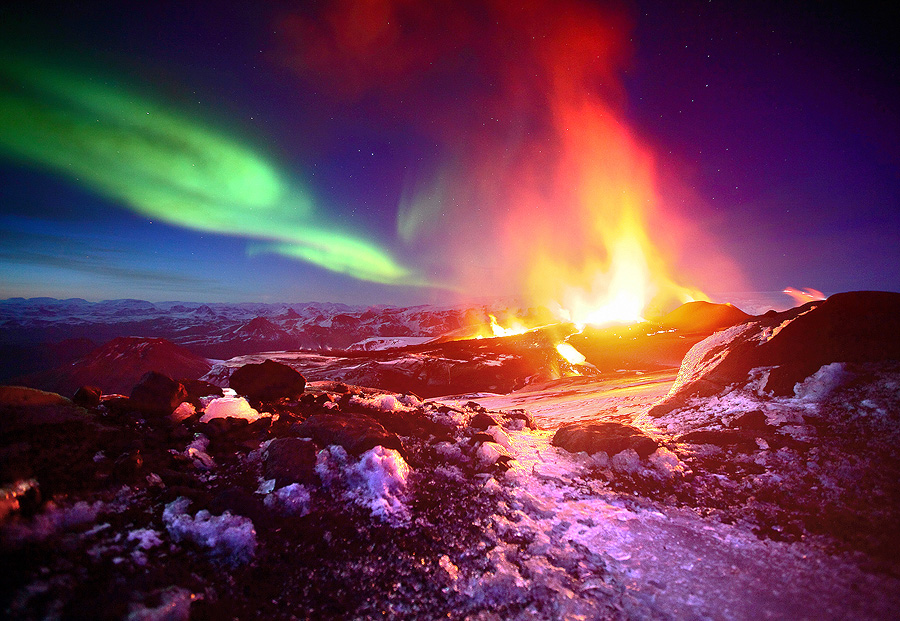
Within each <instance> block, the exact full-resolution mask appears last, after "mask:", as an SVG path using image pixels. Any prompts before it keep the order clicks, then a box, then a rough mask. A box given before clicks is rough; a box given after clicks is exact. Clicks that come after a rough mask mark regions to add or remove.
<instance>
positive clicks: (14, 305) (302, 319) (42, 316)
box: [0, 298, 471, 381]
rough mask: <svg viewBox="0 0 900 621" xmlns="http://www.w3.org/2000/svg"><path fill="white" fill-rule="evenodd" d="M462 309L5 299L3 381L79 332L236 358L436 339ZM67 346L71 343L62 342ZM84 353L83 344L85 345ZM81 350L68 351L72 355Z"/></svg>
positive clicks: (1, 310) (0, 327) (39, 364)
mask: <svg viewBox="0 0 900 621" xmlns="http://www.w3.org/2000/svg"><path fill="white" fill-rule="evenodd" d="M470 313H471V311H469V310H467V309H464V308H436V307H430V306H417V307H413V308H394V307H381V306H373V307H363V306H348V305H346V304H339V303H322V302H309V303H304V304H263V303H241V304H222V303H208V304H202V303H197V302H158V303H151V302H146V301H143V300H130V299H129V300H105V301H102V302H87V301H85V300H82V299H78V298H74V299H69V300H56V299H53V298H32V299H24V298H12V299H8V300H0V354H2V359H0V360H2V361H0V381H5V380H8V379H9V378H11V377H16V376H20V375H23V374H26V373H32V372H35V371H39V370H46V369H47V368H49V364H53V365H54V366H56V365H58V364H59V362H58V361H57V359H54V358H52V357H48V356H44V355H42V354H40V352H41V351H43V350H45V349H47V347H51V348H52V347H57V348H58V346H59V344H60V343H63V342H72V340H73V339H90V340H91V341H92V342H93V343H95V344H96V343H104V342H106V341H109V340H111V339H115V338H119V337H124V336H141V337H148V338H149V337H153V338H164V339H168V340H169V341H171V342H173V343H175V344H177V345H181V346H183V347H185V348H187V349H188V350H190V351H191V352H193V353H194V354H196V355H198V356H203V357H210V358H231V357H233V356H238V355H244V354H251V353H255V352H259V351H272V350H286V349H306V350H314V351H330V350H335V349H338V350H340V349H344V348H347V347H349V346H350V345H352V344H353V343H357V342H359V341H362V340H364V339H368V338H372V337H379V338H400V337H404V338H407V337H419V338H431V337H436V336H440V335H442V334H446V333H448V332H451V331H453V330H457V329H459V328H460V326H462V325H464V324H467V323H471V322H469V321H467V320H466V316H467V314H470ZM63 349H64V350H65V347H63ZM77 353H78V355H83V354H84V353H85V351H84V350H83V349H80V350H79V351H78V352H77ZM75 357H77V356H74V355H72V356H63V358H62V361H63V362H69V361H71V360H73V359H74V358H75Z"/></svg>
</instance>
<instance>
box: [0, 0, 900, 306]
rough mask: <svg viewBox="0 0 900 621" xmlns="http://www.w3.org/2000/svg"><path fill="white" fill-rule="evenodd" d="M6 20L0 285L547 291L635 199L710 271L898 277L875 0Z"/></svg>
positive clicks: (882, 35) (50, 6)
mask: <svg viewBox="0 0 900 621" xmlns="http://www.w3.org/2000/svg"><path fill="white" fill-rule="evenodd" d="M225 5H233V6H225ZM737 5H741V6H739V7H738V6H737ZM0 41H2V43H0V63H2V65H0V298H6V297H14V296H23V297H35V296H53V297H60V298H66V297H84V298H87V299H91V300H99V299H108V298H126V297H128V298H140V299H149V300H154V301H161V300H190V301H210V302H212V301H229V302H240V301H266V302H275V301H284V302H301V301H312V300H320V301H343V302H349V303H360V304H369V303H383V304H398V305H400V304H403V305H406V304H413V303H426V302H428V303H445V302H448V303H449V302H453V301H456V300H457V299H459V298H460V297H465V296H482V297H483V296H489V295H495V296H499V295H504V296H505V295H524V296H526V297H528V296H531V297H533V298H535V299H538V300H539V301H544V300H545V299H549V298H553V297H554V296H556V297H560V296H561V295H563V294H562V293H561V291H562V289H561V288H560V287H558V286H556V285H555V284H554V285H548V284H547V283H548V281H555V280H556V275H560V276H559V277H560V278H561V279H568V280H569V281H572V282H576V281H577V282H581V283H584V282H586V279H587V280H590V279H591V278H592V277H591V276H589V275H588V274H587V272H588V271H589V270H591V269H595V268H596V266H598V265H604V262H605V261H607V260H608V258H609V256H611V253H612V250H611V248H612V247H613V246H614V245H615V242H614V241H612V240H613V239H614V235H612V233H610V231H619V230H620V229H621V230H625V229H624V228H622V227H625V228H627V227H626V224H627V223H633V222H639V223H640V225H641V227H639V228H640V230H641V231H643V232H642V233H640V234H635V235H634V239H637V240H638V242H639V244H643V245H644V246H643V247H649V246H648V244H649V245H650V246H652V248H653V249H654V250H653V256H652V259H651V260H650V263H652V264H653V265H657V264H658V265H662V266H664V271H665V272H666V274H667V275H666V279H667V280H666V282H668V281H669V280H671V281H672V282H677V283H678V284H679V285H684V286H686V287H689V288H698V289H700V290H702V291H704V292H706V293H707V294H710V295H712V296H713V297H714V298H716V299H724V298H727V296H728V293H729V292H773V291H780V290H781V289H783V288H785V287H787V286H795V287H814V288H816V289H819V290H821V291H824V292H826V293H834V292H838V291H846V290H856V289H883V290H893V291H896V290H900V249H898V248H900V178H898V171H900V122H898V115H897V103H898V102H900V80H898V75H897V72H898V67H900V58H898V54H897V46H896V45H895V42H894V41H893V34H892V28H891V27H890V26H889V20H888V19H887V18H886V17H885V16H883V15H880V14H879V13H878V12H876V11H875V10H874V9H872V8H869V7H868V5H866V4H865V3H857V4H855V5H853V6H849V7H848V6H847V5H845V4H832V3H828V2H824V3H783V2H778V3H775V2H773V3H764V2H753V3H733V2H672V3H665V2H659V3H649V2H647V3H643V2H638V3H625V4H609V3H607V4H598V3H590V2H547V3H513V2H484V3H461V2H444V1H441V0H438V1H436V2H429V3H421V2H416V1H413V0H396V1H383V0H376V1H372V2H346V1H345V2H316V3H302V2H301V3H298V2H263V3H250V2H248V3H221V2H180V1H179V2H167V1H162V2H152V3H144V2H137V3H122V2H115V3H113V2H109V3H106V2H84V3H82V2H74V3H43V2H29V3H16V5H15V6H4V8H2V9H0ZM617 197H625V198H622V199H621V200H622V201H625V203H627V206H622V205H621V204H619V202H620V198H617ZM628 226H631V225H630V224H628ZM629 230H631V229H629ZM645 237H646V238H645ZM638 242H636V243H638ZM659 269H660V268H658V267H657V270H659ZM601 281H602V282H601ZM591 282H593V283H594V285H597V283H598V282H599V283H600V285H597V286H601V285H603V283H605V282H606V281H605V280H603V279H600V280H598V281H597V282H594V281H591ZM570 284H571V283H570ZM592 286H593V285H592ZM723 296H724V298H723Z"/></svg>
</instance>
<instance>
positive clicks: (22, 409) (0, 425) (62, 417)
mask: <svg viewBox="0 0 900 621" xmlns="http://www.w3.org/2000/svg"><path fill="white" fill-rule="evenodd" d="M91 420H93V419H92V417H91V416H90V415H89V414H88V413H87V412H86V411H85V410H84V409H83V408H80V407H78V406H76V405H75V404H74V403H72V401H70V400H69V399H66V398H65V397H63V396H62V395H58V394H56V393H54V392H44V391H42V390H35V389H33V388H25V387H22V386H0V435H5V434H9V433H11V432H13V431H18V430H22V429H27V428H30V427H35V426H37V425H57V424H60V423H69V422H79V423H87V422H90V421H91Z"/></svg>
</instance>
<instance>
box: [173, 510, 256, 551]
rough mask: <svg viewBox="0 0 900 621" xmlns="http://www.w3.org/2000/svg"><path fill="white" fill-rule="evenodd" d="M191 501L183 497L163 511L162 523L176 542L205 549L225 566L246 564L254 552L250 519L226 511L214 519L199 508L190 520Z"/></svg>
mask: <svg viewBox="0 0 900 621" xmlns="http://www.w3.org/2000/svg"><path fill="white" fill-rule="evenodd" d="M190 504H191V501H190V500H189V499H187V498H184V497H183V496H181V497H179V498H177V499H176V500H173V501H172V502H170V503H169V504H167V505H166V508H165V509H164V510H163V523H164V524H165V525H166V530H167V531H168V532H169V535H170V536H171V537H172V539H174V540H175V541H176V542H181V541H192V542H194V543H196V544H197V545H200V546H202V547H204V548H209V553H210V556H212V557H213V558H214V559H216V560H220V561H222V562H224V563H226V564H230V565H238V564H241V563H246V562H247V561H249V560H250V559H251V558H253V555H254V554H255V552H256V530H255V529H254V527H253V522H252V521H251V520H250V518H247V517H244V516H242V515H231V513H230V512H228V511H226V512H225V513H223V514H222V515H217V516H214V515H212V514H210V512H209V511H207V510H206V509H203V510H201V511H198V512H197V515H195V516H193V517H191V515H190V514H189V513H188V512H187V508H188V506H189V505H190Z"/></svg>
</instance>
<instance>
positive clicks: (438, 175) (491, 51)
mask: <svg viewBox="0 0 900 621" xmlns="http://www.w3.org/2000/svg"><path fill="white" fill-rule="evenodd" d="M281 30H282V31H283V32H284V33H286V41H287V43H288V45H287V52H286V57H287V58H288V62H289V64H290V66H291V67H293V68H295V69H296V70H297V72H298V73H299V74H301V75H302V76H303V77H304V78H305V79H307V80H310V81H311V82H314V83H315V84H316V85H317V87H318V88H322V89H325V90H327V91H328V92H329V93H330V94H331V96H333V97H336V98H338V99H340V100H348V99H366V100H367V101H370V102H371V101H375V102H378V105H379V106H380V107H381V108H382V110H383V111H384V113H385V114H386V115H388V116H390V117H391V118H392V119H395V120H398V119H399V121H400V122H402V123H404V124H405V125H407V126H408V127H413V128H415V130H416V131H417V132H419V133H420V134H422V135H427V136H429V137H430V138H431V139H432V140H433V141H435V143H436V144H437V145H438V146H439V149H440V156H441V163H440V165H439V166H436V167H435V169H434V170H429V171H420V172H419V176H416V177H410V178H409V179H408V180H407V187H406V191H405V192H404V195H403V196H402V198H401V200H400V204H399V206H398V229H397V230H398V235H399V237H400V238H401V239H403V240H405V241H408V242H411V244H410V246H411V247H416V248H423V249H436V250H435V251H434V252H433V253H432V254H431V255H426V256H421V257H419V258H420V260H421V261H422V263H423V264H426V265H430V267H431V270H432V271H433V273H435V274H438V275H439V278H440V279H441V280H444V281H449V282H451V283H454V284H456V285H459V286H460V288H463V289H465V290H466V291H469V292H472V293H486V292H493V293H497V292H503V293H517V294H522V295H525V296H527V297H528V298H530V300H531V301H534V302H537V303H541V304H548V305H549V306H551V307H552V306H558V307H559V308H560V310H561V311H562V313H563V314H565V313H566V312H568V313H569V314H570V315H571V316H572V318H573V319H576V320H579V317H580V318H582V319H583V318H584V317H585V316H588V315H591V308H593V307H598V306H602V305H604V304H609V303H611V302H612V299H613V298H615V299H616V300H618V301H617V302H616V304H624V305H626V306H628V307H629V308H633V307H634V306H635V305H639V306H640V308H639V309H638V313H640V312H646V311H647V309H648V306H653V305H655V306H657V307H665V306H671V305H673V304H674V303H677V302H678V301H684V300H686V299H690V298H691V297H697V296H698V295H702V294H699V293H698V292H696V291H688V290H687V289H685V288H684V287H682V286H680V285H679V284H678V283H677V282H676V279H675V278H674V277H673V276H672V269H671V267H670V265H669V263H670V261H667V260H666V257H665V256H664V255H663V253H662V252H660V250H659V249H658V245H657V243H656V241H655V240H654V239H652V238H653V237H654V236H653V235H651V233H652V232H653V230H654V227H659V228H660V230H663V231H666V232H667V235H666V237H668V238H670V239H677V238H678V235H672V234H671V232H672V227H673V226H677V224H676V223H675V222H674V221H673V219H672V218H666V217H663V215H662V214H661V212H660V210H659V204H660V198H659V196H658V195H657V191H656V180H655V168H654V161H653V157H652V156H651V154H650V153H649V151H648V150H647V149H646V148H644V147H643V146H642V145H641V144H640V141H639V140H638V139H637V138H636V136H635V135H634V133H633V132H632V131H631V130H630V129H629V127H628V126H627V125H626V124H625V122H624V116H623V113H622V107H623V103H624V99H625V93H624V90H623V87H622V84H621V80H620V74H621V72H622V71H623V69H624V68H625V67H626V65H627V63H628V61H629V59H630V58H631V42H630V41H631V39H630V35H631V26H630V20H629V19H628V16H627V13H626V12H625V11H624V10H622V8H621V7H620V6H619V5H609V6H605V7H603V6H599V5H597V4H595V3H587V2H573V1H562V2H508V1H501V0H488V1H486V2H481V3H460V2H452V1H443V0H438V1H432V2H419V1H417V0H341V1H338V2H332V3H328V4H327V5H326V6H325V7H324V8H323V9H322V10H321V11H320V12H319V13H318V14H316V15H301V14H294V15H291V16H289V17H287V18H286V19H285V20H284V23H283V24H282V28H281ZM412 242H415V243H414V244H413V243H412ZM625 284H627V285H628V286H630V287H632V288H633V289H634V290H633V291H630V292H621V291H619V289H620V288H621V287H622V286H623V285H625ZM638 298H639V299H638ZM574 307H579V310H576V309H575V308H574ZM629 312H631V311H629ZM616 314H617V313H613V315H616ZM632 314H633V313H632ZM576 315H577V317H576ZM603 316H604V317H605V316H606V315H605V314H603ZM623 316H624V315H623Z"/></svg>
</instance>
